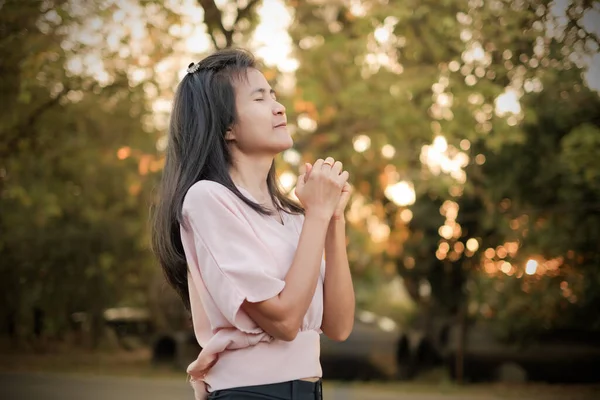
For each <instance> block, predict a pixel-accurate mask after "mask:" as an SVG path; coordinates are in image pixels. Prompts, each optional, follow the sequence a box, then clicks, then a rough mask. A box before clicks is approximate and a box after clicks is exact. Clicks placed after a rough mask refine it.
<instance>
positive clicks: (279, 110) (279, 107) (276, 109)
mask: <svg viewBox="0 0 600 400" xmlns="http://www.w3.org/2000/svg"><path fill="white" fill-rule="evenodd" d="M273 114H275V115H284V114H285V106H284V105H283V104H281V103H280V102H278V101H276V102H275V105H273Z"/></svg>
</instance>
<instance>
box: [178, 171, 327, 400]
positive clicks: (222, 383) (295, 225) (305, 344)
mask: <svg viewBox="0 0 600 400" xmlns="http://www.w3.org/2000/svg"><path fill="white" fill-rule="evenodd" d="M238 189H239V190H240V191H242V193H243V194H244V195H245V196H247V197H248V198H249V199H251V200H253V201H255V199H254V198H252V195H251V194H250V193H248V191H246V190H245V189H243V188H241V187H238ZM183 218H184V221H185V225H186V226H182V227H181V240H182V242H183V248H184V251H185V255H186V259H187V262H188V286H189V291H190V303H191V311H192V320H193V325H194V332H195V335H196V338H197V340H198V343H199V344H200V346H202V351H201V352H200V354H199V356H198V358H197V359H196V360H195V361H194V362H192V363H191V364H190V365H189V367H188V369H187V372H188V374H189V375H190V378H191V383H192V386H193V387H194V392H195V395H196V399H197V400H199V399H204V398H206V396H207V391H214V390H221V389H227V388H231V387H236V386H250V385H262V384H269V383H277V382H285V381H289V380H294V379H301V378H307V377H320V376H321V375H322V372H321V364H320V361H319V353H320V343H319V334H320V333H321V329H320V327H321V321H322V317H323V279H324V276H325V262H324V261H321V274H320V277H319V280H318V282H317V288H316V291H315V295H314V297H313V300H312V302H311V304H310V307H309V308H308V311H307V312H306V315H305V316H304V321H303V324H302V327H301V329H300V332H299V333H298V335H297V336H296V339H294V340H293V341H290V342H286V341H282V340H278V339H274V338H273V337H272V336H270V335H269V334H267V333H266V332H264V331H263V330H262V329H261V328H260V327H259V326H258V325H257V324H256V323H255V322H254V321H253V320H252V319H250V317H249V316H248V315H247V314H246V313H245V312H244V311H243V310H242V309H241V305H242V303H243V302H244V300H248V301H249V302H260V301H264V300H267V299H270V298H272V297H274V296H276V295H277V294H279V293H280V292H281V291H282V290H283V288H284V286H285V281H284V279H285V276H286V274H287V272H288V270H289V268H290V266H291V264H292V260H293V259H294V254H295V252H296V248H297V246H298V240H299V237H300V232H301V230H302V224H303V223H304V216H302V215H294V214H287V213H282V219H283V224H281V223H279V222H278V221H277V220H275V219H274V218H273V217H271V216H263V215H261V214H259V213H257V212H256V211H254V210H253V209H252V208H250V207H249V206H248V205H246V204H245V203H244V202H243V201H242V200H240V199H239V198H238V197H237V196H236V195H234V194H233V193H232V192H231V191H230V190H229V189H227V188H226V187H225V186H222V185H221V184H218V183H216V182H212V181H206V180H205V181H200V182H197V183H196V184H194V185H193V186H192V187H191V188H190V189H189V191H188V192H187V194H186V197H185V200H184V202H183ZM186 228H187V229H186Z"/></svg>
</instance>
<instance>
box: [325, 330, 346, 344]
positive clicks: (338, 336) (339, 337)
mask: <svg viewBox="0 0 600 400" xmlns="http://www.w3.org/2000/svg"><path fill="white" fill-rule="evenodd" d="M351 332H352V331H351V330H348V331H340V332H336V333H333V334H331V335H327V337H329V339H331V340H333V341H335V342H344V341H345V340H346V339H348V337H349V336H350V333H351Z"/></svg>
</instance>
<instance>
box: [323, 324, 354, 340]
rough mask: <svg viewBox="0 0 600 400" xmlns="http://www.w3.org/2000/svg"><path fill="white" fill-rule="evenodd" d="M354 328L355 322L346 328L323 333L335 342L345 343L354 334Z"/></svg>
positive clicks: (328, 330)
mask: <svg viewBox="0 0 600 400" xmlns="http://www.w3.org/2000/svg"><path fill="white" fill-rule="evenodd" d="M353 327H354V322H353V323H351V324H350V325H348V326H346V327H341V328H336V329H327V330H325V329H323V327H322V328H321V329H322V330H323V333H324V334H325V335H326V336H327V337H328V338H329V339H331V340H333V341H334V342H344V341H346V339H348V337H350V334H351V333H352V328H353Z"/></svg>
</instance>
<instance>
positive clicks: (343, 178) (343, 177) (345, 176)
mask: <svg viewBox="0 0 600 400" xmlns="http://www.w3.org/2000/svg"><path fill="white" fill-rule="evenodd" d="M349 176H350V174H349V173H348V171H344V172H342V173H341V174H340V175H339V176H338V182H344V184H345V183H346V181H347V180H348V177H349Z"/></svg>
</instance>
